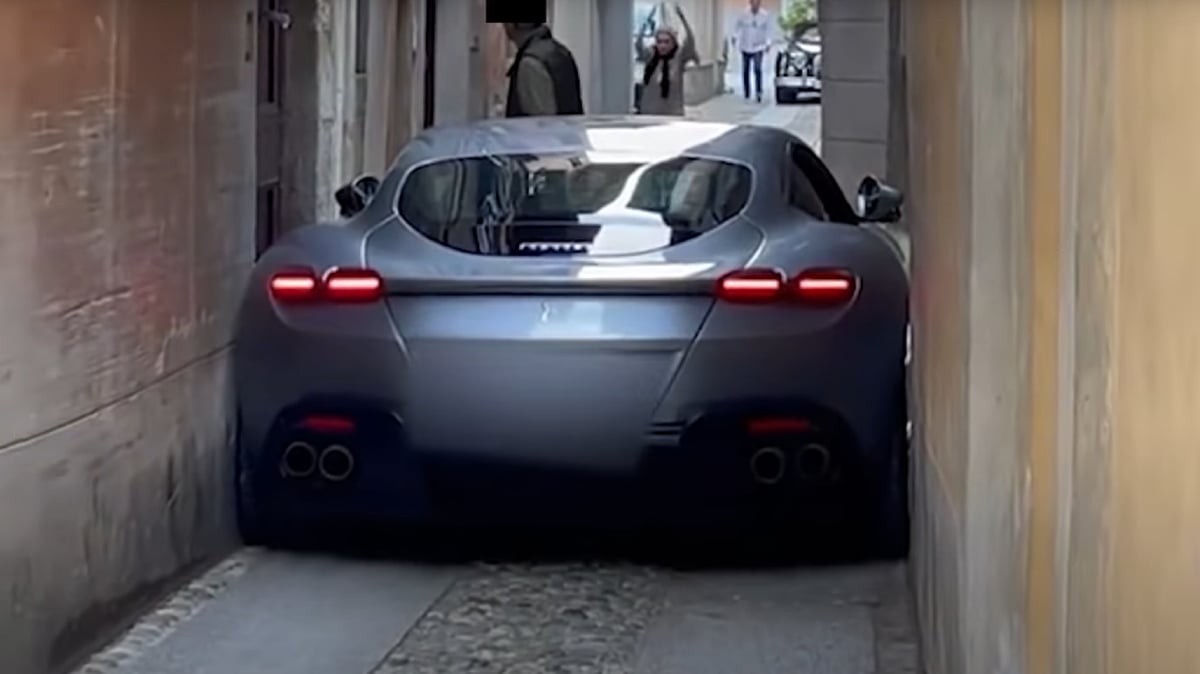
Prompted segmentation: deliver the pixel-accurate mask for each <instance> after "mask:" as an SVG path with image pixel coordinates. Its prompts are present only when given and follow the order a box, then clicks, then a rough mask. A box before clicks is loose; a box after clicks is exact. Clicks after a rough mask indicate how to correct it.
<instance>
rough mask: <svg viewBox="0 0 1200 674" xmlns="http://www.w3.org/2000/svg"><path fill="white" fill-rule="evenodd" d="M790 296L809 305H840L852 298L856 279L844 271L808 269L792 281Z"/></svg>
mask: <svg viewBox="0 0 1200 674" xmlns="http://www.w3.org/2000/svg"><path fill="white" fill-rule="evenodd" d="M791 286H792V294H793V295H795V297H796V298H797V299H799V300H800V301H801V302H807V303H809V304H842V303H844V302H849V301H850V300H851V299H853V298H854V293H855V291H856V290H858V279H857V278H856V277H855V276H854V274H852V273H850V272H849V271H846V270H845V269H809V270H807V271H804V272H801V273H800V274H797V275H796V277H795V278H794V279H792V283H791Z"/></svg>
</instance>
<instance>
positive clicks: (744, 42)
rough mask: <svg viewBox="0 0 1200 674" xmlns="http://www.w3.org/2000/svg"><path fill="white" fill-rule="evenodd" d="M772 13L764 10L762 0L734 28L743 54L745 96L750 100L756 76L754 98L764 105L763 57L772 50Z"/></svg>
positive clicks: (752, 3) (754, 1)
mask: <svg viewBox="0 0 1200 674" xmlns="http://www.w3.org/2000/svg"><path fill="white" fill-rule="evenodd" d="M773 20H774V19H773V18H772V17H771V13H770V12H768V11H767V10H765V9H763V8H762V0H750V7H749V8H748V9H747V10H746V11H745V12H742V14H741V15H740V16H738V19H737V23H735V24H734V27H733V42H734V46H735V47H737V49H738V51H740V52H741V53H742V92H743V94H744V95H745V96H746V100H750V76H751V75H753V76H754V97H755V100H757V101H758V102H759V103H762V97H763V73H762V64H763V57H764V56H765V55H766V53H767V50H768V49H770V48H771V36H772V34H773V33H774V28H773V24H772V21H773Z"/></svg>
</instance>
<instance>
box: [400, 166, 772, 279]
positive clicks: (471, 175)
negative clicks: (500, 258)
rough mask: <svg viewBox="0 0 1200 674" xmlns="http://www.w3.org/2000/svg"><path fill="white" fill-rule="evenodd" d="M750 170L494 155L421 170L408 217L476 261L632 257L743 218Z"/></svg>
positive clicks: (406, 206) (406, 192) (405, 202)
mask: <svg viewBox="0 0 1200 674" xmlns="http://www.w3.org/2000/svg"><path fill="white" fill-rule="evenodd" d="M752 182H753V174H752V173H751V171H750V170H749V169H747V168H746V167H744V166H740V165H738V164H732V163H727V162H722V161H716V160H711V159H700V158H693V157H673V158H670V159H667V160H665V161H660V162H653V163H649V162H639V161H631V160H628V159H626V158H621V157H604V156H592V155H590V154H588V155H583V154H559V155H540V156H535V155H492V156H486V157H467V158H461V159H450V160H446V161H442V162H437V163H434V164H430V165H427V166H423V167H421V168H418V169H416V170H415V171H413V172H412V174H410V175H409V177H408V179H407V180H406V181H405V183H404V185H403V187H402V188H401V191H400V197H399V203H398V205H397V209H398V212H399V215H400V217H401V218H403V219H404V220H405V221H406V222H408V223H409V225H411V226H412V227H414V228H415V229H417V230H418V231H419V232H421V233H422V234H424V235H425V236H427V237H429V238H430V239H433V240H435V241H438V242H439V243H441V244H443V245H445V246H448V247H451V248H454V249H457V250H460V251H464V252H468V253H476V254H481V255H536V254H551V253H563V252H566V253H571V254H589V255H628V254H634V253H640V252H645V251H650V250H655V249H658V248H662V247H666V246H672V245H677V244H680V243H683V242H685V241H688V240H690V239H692V238H695V237H697V236H700V235H701V234H704V233H705V232H708V231H711V230H712V229H714V228H716V227H718V226H720V225H721V224H723V223H725V222H727V221H728V220H730V219H731V218H733V217H736V216H737V215H738V214H739V213H741V211H742V209H744V208H745V207H746V203H747V201H748V199H749V197H750V188H751V184H752Z"/></svg>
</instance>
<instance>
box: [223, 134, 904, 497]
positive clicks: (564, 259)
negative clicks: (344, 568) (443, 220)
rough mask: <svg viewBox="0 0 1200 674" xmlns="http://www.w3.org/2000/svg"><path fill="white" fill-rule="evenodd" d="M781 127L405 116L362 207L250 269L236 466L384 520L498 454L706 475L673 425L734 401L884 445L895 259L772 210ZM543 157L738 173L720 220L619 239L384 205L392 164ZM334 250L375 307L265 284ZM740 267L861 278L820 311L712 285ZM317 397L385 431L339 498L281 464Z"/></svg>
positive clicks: (574, 465) (724, 458)
mask: <svg viewBox="0 0 1200 674" xmlns="http://www.w3.org/2000/svg"><path fill="white" fill-rule="evenodd" d="M793 141H798V139H796V138H795V137H794V136H791V135H790V134H787V133H786V132H783V131H779V130H776V129H766V128H758V127H749V126H733V125H714V124H706V123H698V122H687V121H680V120H678V119H670V118H664V119H656V118H647V117H636V118H623V117H618V118H596V117H593V118H550V119H536V118H535V119H526V120H505V121H489V122H480V123H477V124H472V125H465V126H462V127H448V128H442V129H435V130H430V131H427V132H425V133H424V134H422V135H421V136H419V137H418V138H417V139H416V140H415V141H414V142H413V143H411V144H410V145H409V146H408V147H407V148H406V149H405V150H404V152H403V153H402V154H401V156H400V157H399V158H398V159H397V161H396V163H395V165H394V166H393V167H392V169H391V170H390V171H389V173H388V175H387V176H385V177H384V178H383V180H382V184H381V187H380V190H379V192H378V193H377V195H376V196H375V197H374V199H373V200H372V201H371V203H370V204H368V206H367V208H366V209H365V210H364V211H362V212H361V213H359V214H357V215H356V216H355V217H353V218H351V219H349V220H348V221H346V222H343V223H338V224H329V225H314V226H309V227H303V228H300V229H298V230H295V231H293V232H291V233H290V234H289V235H287V236H286V237H285V238H284V239H283V240H282V241H280V242H279V243H278V244H277V245H276V246H274V247H273V248H271V249H270V250H268V251H267V252H266V254H265V255H264V256H263V258H262V259H261V260H260V261H259V263H258V264H257V265H256V267H255V269H254V270H253V272H252V276H251V279H250V285H249V287H248V288H247V291H246V295H245V299H244V303H243V306H242V310H241V312H240V316H239V322H238V326H237V331H236V340H235V347H234V376H235V386H236V389H237V399H238V407H239V418H240V422H241V427H240V438H239V442H240V446H241V448H242V449H241V458H240V462H239V464H240V469H241V470H242V472H243V473H244V475H245V477H244V479H247V480H249V481H250V482H251V483H253V484H255V485H257V487H258V488H261V489H263V490H265V491H266V492H268V493H270V494H272V495H273V496H272V498H273V499H279V500H280V501H281V502H282V500H286V499H291V500H289V501H288V502H289V503H291V505H289V506H288V508H292V509H294V510H295V512H299V511H301V510H305V509H320V510H322V511H323V512H326V513H331V512H332V513H343V514H355V513H357V514H360V515H361V514H365V513H370V514H376V515H386V516H388V517H399V518H402V519H403V518H414V519H419V518H424V517H427V516H428V515H429V510H430V507H431V505H430V504H431V503H432V502H433V501H435V500H437V499H435V498H434V496H432V495H431V494H432V493H433V492H438V493H441V494H442V497H441V500H440V501H439V503H440V504H441V505H443V506H446V505H447V504H449V506H453V507H458V506H460V505H462V504H461V503H459V501H461V498H466V497H465V496H461V492H460V491H453V488H451V487H449V486H446V485H447V484H448V483H449V482H454V480H448V478H446V477H445V476H446V475H450V476H451V477H462V478H463V479H464V480H465V479H466V476H467V475H468V473H471V471H470V470H469V466H475V467H479V466H487V469H486V470H483V472H482V473H479V474H481V475H482V476H483V477H482V478H480V479H482V480H483V482H482V483H478V484H477V483H474V482H472V483H470V484H472V485H473V486H472V487H471V488H472V489H474V490H476V491H478V490H484V489H485V488H486V489H493V488H494V489H502V487H503V485H509V486H510V487H513V488H515V484H516V483H510V482H506V481H504V480H502V479H501V478H500V477H499V476H501V475H506V473H505V472H504V471H505V470H507V469H509V468H512V467H527V468H536V469H538V470H561V471H567V472H571V473H573V474H576V475H583V476H589V477H590V478H597V479H598V478H620V479H626V478H637V477H638V476H639V475H642V474H643V473H644V472H645V471H646V470H647V466H648V465H650V464H651V463H654V462H655V461H657V460H658V458H656V457H661V456H664V452H665V456H669V457H673V458H671V459H670V460H672V461H680V462H682V464H681V465H683V468H673V469H672V471H676V470H683V471H684V473H687V471H699V469H700V468H701V467H703V466H707V467H709V468H711V469H712V471H714V472H713V474H712V475H711V476H710V477H712V478H714V479H715V481H716V482H721V481H722V480H724V479H726V478H728V474H729V471H730V470H732V469H733V468H731V466H739V465H742V463H743V462H744V459H743V458H736V460H735V457H734V456H733V455H732V454H730V453H729V452H730V451H731V450H729V448H728V447H726V448H724V449H722V448H721V447H716V448H714V449H711V450H708V449H700V448H698V447H699V446H698V445H695V446H694V444H689V443H690V441H688V440H686V438H687V437H689V436H688V432H689V429H690V428H692V427H693V426H694V425H695V424H696V423H698V421H697V420H699V419H702V418H704V417H705V416H706V415H710V414H713V413H715V412H714V411H715V410H724V409H726V408H730V407H739V406H741V407H746V409H750V410H752V411H754V413H772V414H773V413H777V412H788V411H789V410H790V411H792V412H795V413H799V410H804V411H805V413H807V412H808V411H813V410H817V411H819V412H820V413H822V414H824V413H827V414H828V415H829V417H830V418H836V419H837V420H838V423H839V424H844V426H845V427H846V429H847V431H846V434H845V435H846V436H847V440H846V447H845V450H844V451H846V452H847V453H848V454H853V455H854V457H855V460H861V461H863V462H866V463H877V462H879V461H881V460H882V456H883V453H884V452H886V451H887V450H886V447H887V443H888V441H889V438H890V437H891V434H892V433H893V431H894V426H895V423H896V419H895V412H896V404H897V400H896V396H897V390H898V388H897V385H898V384H899V383H901V382H902V381H903V373H904V355H905V337H906V332H905V330H906V323H907V278H906V273H905V270H904V267H903V265H902V264H900V261H899V259H898V257H897V255H896V253H895V251H894V249H893V248H892V247H890V246H889V245H888V244H887V243H886V242H885V241H884V240H883V239H882V238H881V237H880V236H878V234H876V233H874V232H872V231H870V230H868V229H867V228H863V227H858V226H854V225H847V224H834V223H827V222H822V221H818V220H816V219H814V218H812V217H811V216H808V215H806V214H804V213H802V212H800V211H796V210H794V209H792V208H791V207H789V206H788V205H787V204H786V202H785V201H784V199H783V196H782V195H783V189H782V185H783V184H784V181H783V179H782V177H781V175H780V170H781V169H780V167H781V162H782V161H783V160H784V156H785V155H784V154H783V153H784V148H785V146H786V144H787V143H788V142H793ZM544 152H601V153H608V154H610V155H611V154H618V155H621V154H623V155H627V156H630V157H638V158H640V160H642V161H648V162H654V161H660V160H663V159H666V158H670V157H672V156H676V155H679V154H687V155H689V156H698V157H712V158H716V159H720V160H722V161H727V162H733V163H737V164H740V165H743V166H745V167H747V168H748V169H749V170H750V171H752V172H753V176H754V177H753V179H754V183H753V187H752V189H751V191H750V197H749V199H748V201H747V203H746V205H745V208H744V209H743V210H742V211H741V212H740V213H739V214H737V215H735V216H734V217H733V218H731V219H730V220H729V221H728V222H726V223H725V224H723V225H720V226H719V227H717V228H716V229H714V230H712V231H710V232H708V233H706V234H703V235H700V236H697V237H695V238H693V239H691V240H689V241H687V242H685V243H682V244H679V245H675V246H669V247H663V248H660V249H653V250H650V251H646V252H640V253H637V254H630V255H610V256H604V255H599V256H588V255H563V256H552V257H529V258H525V257H504V256H487V255H473V254H469V253H464V252H461V251H457V250H453V249H450V248H447V247H444V246H442V245H441V244H438V243H436V242H434V241H432V240H430V239H428V238H426V237H425V236H423V235H422V234H420V233H419V232H417V231H416V229H415V228H414V227H412V226H410V225H409V224H408V223H406V222H405V221H404V220H403V219H402V217H401V214H400V213H399V212H398V211H397V209H396V203H397V198H398V194H399V189H400V187H401V186H402V184H403V181H404V178H405V176H406V175H408V174H409V172H411V171H412V170H414V169H416V168H418V167H420V166H423V165H426V164H428V163H430V162H434V161H438V160H440V159H445V158H453V157H460V156H473V155H487V154H506V153H531V154H536V153H544ZM839 198H843V199H844V197H840V195H839ZM354 266H364V267H371V268H374V269H376V270H378V271H379V272H380V273H381V275H382V276H383V277H384V278H385V281H386V288H387V292H388V295H387V298H386V301H383V302H376V303H369V304H350V305H337V306H328V305H319V304H318V305H286V304H281V303H279V302H278V301H276V300H275V299H273V298H272V297H270V296H269V293H268V292H267V282H268V279H269V278H270V277H271V275H272V274H274V273H276V272H278V271H279V270H284V269H289V268H293V267H307V268H312V269H314V270H318V271H320V270H325V269H329V268H334V267H354ZM751 267H753V268H759V267H761V268H777V269H780V270H784V271H786V272H788V273H796V272H799V271H801V270H804V269H809V268H827V267H840V268H849V269H852V270H853V271H854V273H855V274H856V275H857V277H858V279H859V286H858V290H857V293H856V295H855V297H854V299H853V301H852V302H850V303H848V304H846V305H843V306H836V307H807V306H794V305H786V304H781V305H772V306H759V305H741V304H730V303H726V302H723V301H718V300H716V299H715V297H714V289H715V286H716V283H717V281H718V279H719V278H720V277H721V276H723V275H724V274H726V273H728V272H730V271H734V270H737V269H743V268H751ZM901 388H902V387H901ZM330 410H334V411H337V410H342V411H343V412H345V413H347V414H350V415H356V414H360V413H361V414H363V415H364V416H363V417H362V418H363V419H367V418H368V417H370V418H371V419H382V421H378V422H374V421H373V422H370V424H375V425H376V426H378V427H379V428H387V429H391V430H388V431H387V432H383V431H380V432H379V433H375V434H372V435H371V436H370V437H369V438H367V437H364V438H363V439H361V444H360V445H359V446H355V447H354V448H353V449H355V451H357V452H358V453H359V455H360V459H359V461H358V464H359V467H360V472H361V477H360V482H359V483H358V486H357V487H356V491H355V492H354V493H353V494H349V493H347V494H345V495H343V497H341V498H340V499H334V498H333V497H331V496H330V493H332V492H331V491H330V490H329V489H326V488H322V489H321V490H310V491H304V488H303V487H301V486H298V485H295V484H283V483H282V482H281V481H280V472H279V462H280V458H279V453H280V451H281V449H282V445H283V444H285V443H286V442H287V441H288V438H289V437H291V436H290V435H288V434H289V433H291V432H292V431H291V430H289V429H291V428H293V427H294V422H295V419H296V415H297V414H305V413H307V412H311V411H316V412H327V411H330ZM306 411H307V412H306ZM370 415H375V416H370ZM364 423H365V422H364ZM370 424H368V425H370ZM393 431H394V432H393ZM713 437H715V436H713ZM314 442H316V441H315V440H314ZM355 442H360V441H359V440H356V441H355ZM696 442H699V443H700V445H704V444H705V442H707V441H703V440H700V441H696ZM718 444H719V443H718ZM706 452H711V453H710V454H706ZM446 465H452V466H454V468H453V469H452V470H450V469H444V467H445V466H446ZM439 467H441V468H439ZM439 470H440V471H441V472H438V471H439ZM435 473H436V474H437V475H440V476H441V477H439V478H437V479H435V478H434V477H431V476H433V475H434V474H435ZM471 474H476V473H471ZM672 474H673V475H674V474H675V473H674V472H672ZM489 476H490V477H489ZM505 479H507V478H505ZM694 479H695V480H697V482H696V484H700V483H701V482H703V481H702V480H700V478H699V477H696V478H694ZM497 480H499V481H500V482H497ZM463 484H465V483H458V485H459V487H458V488H463V487H462V485H463ZM549 484H550V485H551V486H545V485H543V487H545V489H550V490H551V491H553V489H556V488H557V487H554V485H556V484H557V482H555V481H554V480H551V481H550V482H549ZM435 487H436V488H435ZM439 490H440V491H439ZM446 490H450V491H449V492H447V491H446ZM551 491H546V492H545V493H544V494H543V496H544V498H543V499H542V500H541V502H542V503H543V504H544V503H545V502H546V499H550V500H553V499H552V498H551V497H550V496H549V494H550V493H551ZM446 493H453V494H459V495H460V496H455V497H453V498H450V497H446V496H445V494H446ZM505 493H508V492H505ZM539 493H540V492H539ZM554 493H557V492H554ZM706 493H708V494H709V496H711V493H710V492H706ZM509 495H510V496H513V495H512V494H511V493H510V494H509ZM514 498H515V496H514ZM297 499H298V501H297ZM701 500H704V499H701ZM281 507H282V506H281ZM484 510H485V511H486V510H487V508H484Z"/></svg>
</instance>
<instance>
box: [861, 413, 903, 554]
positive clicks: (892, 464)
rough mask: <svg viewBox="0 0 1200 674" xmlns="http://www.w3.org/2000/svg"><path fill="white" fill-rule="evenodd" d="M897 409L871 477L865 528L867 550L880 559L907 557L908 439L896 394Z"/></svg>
mask: <svg viewBox="0 0 1200 674" xmlns="http://www.w3.org/2000/svg"><path fill="white" fill-rule="evenodd" d="M902 390H903V389H902ZM900 400H901V404H900V405H899V406H898V407H899V408H900V410H901V411H900V412H899V413H898V414H897V417H898V418H897V420H896V422H895V423H894V424H893V430H892V433H891V440H890V442H889V446H888V448H887V450H888V454H887V459H886V461H885V462H884V463H883V465H882V469H881V470H880V471H879V473H878V476H877V478H876V479H875V480H874V483H875V484H874V486H875V493H874V496H875V498H874V499H873V502H874V503H876V508H875V511H874V513H872V516H871V522H870V525H871V526H869V527H868V529H867V531H868V535H869V537H870V538H869V539H868V543H869V545H870V549H871V552H872V553H873V554H874V555H875V556H877V557H879V558H882V559H903V558H904V557H907V556H908V551H909V530H910V524H911V516H910V512H909V492H910V490H909V441H908V407H907V397H906V396H904V395H901V396H900Z"/></svg>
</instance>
